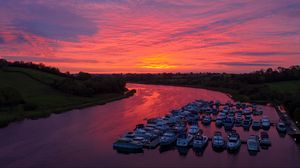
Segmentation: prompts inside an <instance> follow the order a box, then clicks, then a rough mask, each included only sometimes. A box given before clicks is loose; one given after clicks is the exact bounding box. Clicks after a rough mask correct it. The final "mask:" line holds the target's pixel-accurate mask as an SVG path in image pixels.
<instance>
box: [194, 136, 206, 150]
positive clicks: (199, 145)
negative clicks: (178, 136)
mask: <svg viewBox="0 0 300 168" xmlns="http://www.w3.org/2000/svg"><path fill="white" fill-rule="evenodd" d="M207 144H208V137H207V136H204V135H200V134H198V135H196V136H195V137H194V140H193V148H195V149H203V148H204V147H205V146H206V145H207Z"/></svg>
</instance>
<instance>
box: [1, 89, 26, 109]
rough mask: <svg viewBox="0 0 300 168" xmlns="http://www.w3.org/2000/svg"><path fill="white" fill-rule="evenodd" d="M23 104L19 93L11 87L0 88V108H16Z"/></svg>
mask: <svg viewBox="0 0 300 168" xmlns="http://www.w3.org/2000/svg"><path fill="white" fill-rule="evenodd" d="M22 103H24V100H23V97H22V95H21V93H20V92H19V91H18V90H16V89H14V88H11V87H3V88H0V107H8V106H16V105H19V104H22Z"/></svg>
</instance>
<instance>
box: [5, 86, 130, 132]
mask: <svg viewBox="0 0 300 168" xmlns="http://www.w3.org/2000/svg"><path fill="white" fill-rule="evenodd" d="M135 93H136V90H135V89H132V90H129V91H126V92H124V93H123V94H120V95H116V96H115V97H111V98H109V99H99V100H95V101H90V102H83V103H81V104H72V105H70V106H66V107H61V108H54V109H50V110H42V111H36V112H31V113H28V114H27V115H26V114H25V115H23V117H22V118H14V119H12V120H7V121H4V122H1V123H0V129H1V128H5V127H7V126H8V125H9V124H11V123H14V122H18V121H23V120H25V119H30V120H36V119H40V118H47V117H50V116H51V115H52V114H60V113H65V112H68V111H71V110H75V109H83V108H87V107H91V106H96V105H105V104H107V103H110V102H114V101H117V100H121V99H125V98H129V97H131V96H133V95H134V94H135Z"/></svg>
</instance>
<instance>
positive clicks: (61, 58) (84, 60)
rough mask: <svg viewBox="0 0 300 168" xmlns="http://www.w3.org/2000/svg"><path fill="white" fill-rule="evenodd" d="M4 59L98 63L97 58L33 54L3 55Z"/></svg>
mask: <svg viewBox="0 0 300 168" xmlns="http://www.w3.org/2000/svg"><path fill="white" fill-rule="evenodd" d="M3 58H4V59H7V60H14V61H28V62H57V63H98V61H97V60H90V59H73V58H63V57H59V58H57V57H35V56H3Z"/></svg>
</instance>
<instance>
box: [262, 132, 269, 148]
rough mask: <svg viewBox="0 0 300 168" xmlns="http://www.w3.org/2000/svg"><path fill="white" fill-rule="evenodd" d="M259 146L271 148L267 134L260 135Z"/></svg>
mask: <svg viewBox="0 0 300 168" xmlns="http://www.w3.org/2000/svg"><path fill="white" fill-rule="evenodd" d="M259 141H260V145H261V146H271V141H270V139H269V135H268V133H267V132H261V133H260V140H259Z"/></svg>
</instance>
